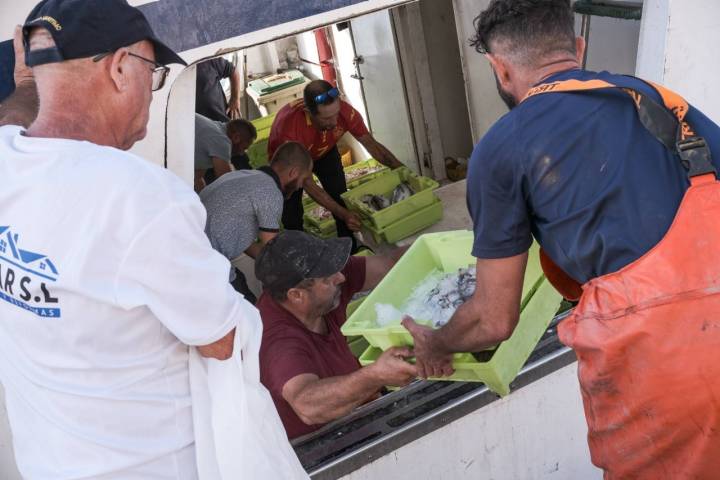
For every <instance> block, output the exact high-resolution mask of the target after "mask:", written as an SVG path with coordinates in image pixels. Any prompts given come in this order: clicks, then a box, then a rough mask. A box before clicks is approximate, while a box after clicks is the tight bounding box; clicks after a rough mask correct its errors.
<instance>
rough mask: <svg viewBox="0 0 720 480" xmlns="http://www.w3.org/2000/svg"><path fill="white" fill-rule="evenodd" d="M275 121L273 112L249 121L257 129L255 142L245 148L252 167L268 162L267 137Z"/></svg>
mask: <svg viewBox="0 0 720 480" xmlns="http://www.w3.org/2000/svg"><path fill="white" fill-rule="evenodd" d="M274 121H275V114H274V113H273V114H272V115H268V116H267V117H260V118H257V119H255V120H252V121H251V123H252V124H253V125H255V129H256V130H257V138H256V139H255V142H253V144H252V145H250V147H249V148H248V149H247V154H248V158H249V159H250V166H251V167H253V168H259V167H262V166H263V165H267V164H268V163H270V162H268V155H267V149H268V139H269V138H270V128H271V127H272V124H273V122H274Z"/></svg>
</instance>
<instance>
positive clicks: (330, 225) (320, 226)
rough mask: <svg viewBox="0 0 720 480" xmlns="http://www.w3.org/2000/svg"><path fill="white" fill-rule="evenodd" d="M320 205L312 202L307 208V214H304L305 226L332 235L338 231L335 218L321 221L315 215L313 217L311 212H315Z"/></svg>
mask: <svg viewBox="0 0 720 480" xmlns="http://www.w3.org/2000/svg"><path fill="white" fill-rule="evenodd" d="M318 206H319V205H318V204H317V203H315V202H311V203H309V204H308V205H307V207H305V213H303V224H304V225H309V226H311V227H312V229H313V230H316V231H319V232H324V233H331V232H334V231H335V230H336V227H335V219H334V218H333V217H330V218H325V219H321V218H318V217H316V216H314V215H311V213H310V212H312V211H313V209H315V208H316V207H318Z"/></svg>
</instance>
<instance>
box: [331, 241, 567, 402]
mask: <svg viewBox="0 0 720 480" xmlns="http://www.w3.org/2000/svg"><path fill="white" fill-rule="evenodd" d="M472 244H473V233H472V232H469V231H459V232H441V233H432V234H426V235H423V236H421V237H420V238H419V239H418V240H417V241H416V242H415V243H414V244H413V245H412V247H410V249H409V250H408V251H407V252H406V253H405V255H403V257H402V258H401V259H400V261H398V263H397V264H396V265H395V266H394V267H393V269H392V270H391V271H390V272H389V273H388V274H387V275H386V276H385V278H384V279H383V280H382V281H381V282H380V284H379V285H378V286H377V287H376V288H375V289H374V290H373V291H372V292H371V293H370V295H368V297H367V298H366V299H365V301H363V302H362V304H360V305H359V306H358V307H357V309H355V311H354V312H353V314H352V315H351V316H350V317H349V318H348V320H347V321H346V322H345V324H344V325H343V326H342V332H343V334H344V335H346V336H348V337H358V336H362V337H364V338H365V340H366V341H367V342H368V343H369V345H370V346H369V347H368V348H367V349H366V350H365V352H364V353H363V354H362V355H361V356H360V358H359V360H360V363H361V364H363V365H368V364H370V363H372V362H374V361H375V360H377V358H378V357H379V356H380V354H381V353H382V352H383V350H387V349H388V348H390V347H393V346H404V345H412V344H413V339H412V336H411V335H410V333H409V332H408V331H407V330H406V329H405V328H404V327H403V326H402V325H400V320H401V319H399V318H398V319H397V323H395V322H393V323H392V324H391V325H388V326H385V327H381V326H379V325H378V323H377V314H376V311H375V305H376V304H389V305H393V306H394V307H395V308H396V309H400V308H402V306H403V304H404V303H405V302H406V301H407V299H408V298H409V297H410V296H411V294H412V292H413V291H414V290H415V288H416V287H417V286H418V284H419V283H421V282H422V281H423V279H424V278H426V277H427V276H428V274H430V273H431V272H433V271H434V270H436V269H437V270H440V271H442V272H445V273H451V272H456V271H457V270H458V269H459V268H466V267H468V266H469V265H475V262H476V259H475V258H474V257H473V256H472V255H471V253H470V252H471V250H472ZM521 298H522V300H521V304H520V320H519V322H518V325H517V326H516V328H515V331H514V332H513V334H512V336H511V337H510V338H509V339H507V340H505V341H504V342H502V343H500V345H498V346H497V347H495V348H492V349H489V350H488V351H485V352H480V354H475V355H474V354H471V353H465V354H457V355H455V357H454V359H453V367H454V369H455V373H454V374H453V375H452V376H451V377H449V378H445V379H444V380H455V381H471V382H484V383H485V384H486V385H487V387H488V388H489V389H491V390H492V391H494V392H496V393H498V394H499V395H507V394H508V393H509V392H510V383H511V382H512V381H513V379H514V378H515V377H516V376H517V374H518V373H519V372H520V369H521V368H522V366H523V365H524V364H525V362H526V361H527V359H528V358H529V356H530V354H531V353H532V351H533V349H534V348H535V346H536V345H537V342H538V341H539V340H540V338H541V337H542V335H543V333H544V332H545V331H546V330H547V328H548V326H549V324H550V322H551V321H552V319H553V317H554V316H555V314H556V313H557V312H558V310H559V308H560V304H561V301H562V297H561V296H560V294H559V293H557V291H556V290H555V289H554V288H553V287H552V285H550V283H549V282H548V281H547V280H546V279H545V277H544V275H543V273H542V268H541V267H540V260H539V248H538V246H537V244H534V245H533V246H532V248H531V249H530V252H529V258H528V265H527V269H526V272H525V279H524V284H523V292H522V297H521ZM415 320H416V321H418V322H419V323H425V324H428V323H430V319H423V318H417V319H415Z"/></svg>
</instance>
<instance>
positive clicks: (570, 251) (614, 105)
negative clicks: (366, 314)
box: [404, 0, 720, 478]
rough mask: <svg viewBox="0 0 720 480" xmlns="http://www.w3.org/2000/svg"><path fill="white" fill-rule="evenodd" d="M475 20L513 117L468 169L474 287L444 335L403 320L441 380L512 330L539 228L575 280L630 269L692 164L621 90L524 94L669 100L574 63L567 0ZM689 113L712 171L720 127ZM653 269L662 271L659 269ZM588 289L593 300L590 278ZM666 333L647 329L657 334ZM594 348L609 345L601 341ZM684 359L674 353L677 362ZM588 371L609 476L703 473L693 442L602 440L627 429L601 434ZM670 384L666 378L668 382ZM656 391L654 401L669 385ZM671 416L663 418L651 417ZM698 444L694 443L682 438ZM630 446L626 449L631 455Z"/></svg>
mask: <svg viewBox="0 0 720 480" xmlns="http://www.w3.org/2000/svg"><path fill="white" fill-rule="evenodd" d="M475 27H476V29H477V36H476V37H475V39H474V45H475V46H476V48H477V49H478V52H480V53H483V54H485V56H486V58H487V59H488V61H489V62H490V64H491V66H492V68H493V71H494V74H495V77H496V80H497V87H498V91H499V94H500V96H501V98H502V99H503V100H504V101H505V103H506V104H507V106H508V107H509V108H510V112H509V113H508V114H506V115H505V116H503V117H502V118H501V119H500V120H499V121H498V122H497V123H496V124H495V125H494V126H493V127H492V128H491V129H490V131H489V132H488V133H487V134H486V135H485V136H484V137H483V139H482V140H481V142H480V143H479V144H478V145H477V147H476V148H475V151H474V152H473V155H472V158H471V161H470V165H469V169H468V181H467V185H468V194H467V202H468V209H469V211H470V214H471V217H472V219H473V223H474V233H475V241H474V245H473V252H472V253H473V255H474V256H475V257H476V258H477V285H478V287H477V290H476V292H475V296H474V297H473V298H472V299H471V300H470V301H468V302H467V303H466V304H464V305H463V306H461V307H460V308H459V309H458V310H457V312H456V314H455V315H454V317H453V318H452V319H451V321H450V322H449V323H448V324H447V325H446V326H445V327H443V328H441V329H439V330H431V329H428V328H425V327H423V326H420V325H417V324H415V323H414V322H413V321H412V319H409V318H407V319H406V320H405V321H404V325H405V326H406V327H407V328H408V330H410V332H411V333H412V334H413V337H414V339H415V354H416V355H417V365H418V370H419V372H420V373H421V375H422V376H445V375H448V374H450V373H451V372H452V366H451V354H452V353H453V352H468V351H480V350H482V349H484V348H486V347H489V346H492V345H496V344H497V343H499V342H501V341H503V340H505V339H507V338H508V337H509V336H510V335H511V334H512V332H513V329H514V328H515V326H516V325H517V321H518V317H519V305H520V295H521V291H522V282H523V274H524V270H525V266H526V263H527V251H528V248H529V247H530V245H531V243H532V241H533V237H534V238H535V239H536V240H537V241H538V242H539V243H540V245H541V246H542V248H543V250H544V251H545V253H546V254H547V256H548V257H549V258H550V259H551V260H552V261H553V262H554V263H555V264H556V265H557V267H559V268H560V269H561V270H562V271H563V272H564V273H565V274H566V275H567V276H568V277H569V278H571V279H572V280H575V281H576V282H578V283H579V284H586V283H587V282H588V281H590V280H593V279H598V278H603V277H605V276H608V275H609V274H612V273H613V272H616V271H618V270H620V269H623V268H628V267H630V268H634V267H635V266H636V264H637V263H638V261H639V259H641V257H643V256H644V255H645V254H646V253H647V252H648V251H649V250H651V249H653V247H655V246H656V245H658V243H659V242H661V240H663V239H664V238H665V237H666V235H667V234H668V232H669V229H670V227H671V224H672V223H673V220H674V219H675V218H676V214H677V213H678V207H679V206H680V204H681V200H682V199H683V195H684V194H685V192H686V190H687V189H688V186H689V180H688V172H687V171H686V170H685V169H684V168H683V166H682V164H681V162H680V158H679V156H678V154H677V151H675V150H674V148H673V150H671V149H669V148H668V147H666V145H664V144H663V143H661V142H660V141H658V139H657V138H656V137H655V136H654V135H653V134H652V133H650V131H649V130H648V129H647V128H646V127H645V126H644V125H643V123H641V121H640V118H639V116H638V111H637V110H636V105H635V104H634V103H633V99H632V98H631V97H630V96H629V95H628V93H627V92H626V91H624V90H621V89H619V88H615V89H602V90H592V91H583V92H577V91H571V92H560V93H547V94H541V95H535V96H531V97H529V98H526V97H527V96H528V93H529V92H530V90H531V89H532V88H533V87H535V86H537V85H540V84H549V83H553V82H561V81H568V80H579V81H584V82H587V81H595V82H597V81H598V80H602V81H605V82H607V83H610V84H613V85H617V86H619V87H623V88H627V89H632V90H634V91H635V92H636V95H640V96H647V97H648V98H650V99H652V100H654V101H655V102H657V103H659V104H660V105H662V104H663V98H661V95H659V93H658V91H657V90H656V89H655V88H653V87H652V86H651V85H649V84H648V83H646V82H644V81H642V80H639V79H635V78H630V77H625V76H621V75H614V74H611V73H608V72H601V73H595V72H588V71H582V70H581V68H580V66H581V59H582V57H583V52H584V49H585V44H584V41H583V39H582V38H576V37H575V33H574V18H573V13H572V9H571V7H570V2H569V1H568V0H493V1H492V2H491V3H490V6H489V7H488V9H487V10H486V11H485V12H483V13H482V14H481V15H480V16H479V17H478V18H477V19H476V20H475ZM685 121H686V122H687V123H688V124H689V125H690V126H691V127H692V129H693V130H694V132H695V134H696V135H697V136H699V137H703V138H704V139H705V142H706V143H707V146H708V147H709V151H710V153H711V154H712V157H713V162H714V165H715V168H716V169H719V170H720V168H719V167H720V163H719V162H718V160H719V159H720V128H718V126H717V125H716V124H714V123H713V122H712V121H710V120H709V119H708V118H707V117H706V116H704V115H703V114H702V113H701V112H699V111H698V110H697V109H695V108H692V107H689V109H688V111H687V115H686V116H685ZM673 147H674V146H673ZM709 242H710V243H712V241H711V240H709ZM676 267H678V268H677V269H676V270H674V272H675V273H677V272H680V273H682V265H679V266H676ZM659 270H660V269H658V272H657V277H662V272H661V271H659ZM673 274H674V273H673ZM713 275H714V273H713ZM713 278H715V277H714V276H713ZM652 280H654V279H652ZM650 281H651V279H648V282H650ZM646 286H647V285H640V284H638V285H632V284H631V285H625V286H624V287H625V289H626V290H625V291H627V292H633V293H627V294H626V295H627V296H628V297H631V296H633V295H634V294H635V292H637V291H642V289H643V287H646ZM585 288H586V293H585V296H586V297H587V296H588V294H587V285H586V287H585ZM580 307H583V304H582V302H581V305H580ZM578 310H580V308H579V309H578ZM576 313H577V312H576ZM712 313H713V314H715V313H718V312H712ZM618 315H620V314H618ZM663 320H666V318H663ZM675 320H677V318H675ZM564 323H568V322H567V321H566V322H564ZM675 323H677V322H675ZM568 324H569V323H568ZM561 327H562V325H561ZM605 327H606V328H609V327H608V326H607V325H605ZM561 329H562V328H561ZM698 330H700V329H699V328H698ZM703 330H705V328H703ZM663 334H664V332H657V331H653V332H651V333H650V335H651V336H652V335H659V336H660V337H661V336H662V335H663ZM561 337H562V332H561ZM568 338H570V340H572V338H571V337H570V336H569V335H568V336H565V338H563V341H565V340H566V339H568ZM597 338H600V337H599V336H598V337H597ZM597 338H596V340H597ZM628 338H629V337H628ZM628 338H625V339H621V341H622V342H627V343H622V345H623V346H625V347H627V350H629V351H631V350H632V349H633V348H634V347H635V344H634V343H633V342H634V341H635V340H628ZM634 338H637V336H636V337H634ZM653 338H654V337H653ZM691 341H692V340H691ZM567 343H571V342H567ZM571 346H574V345H571ZM595 347H596V350H603V348H604V345H603V344H602V343H600V345H595ZM675 347H678V348H680V347H683V348H684V347H685V346H676V345H671V350H669V351H670V352H671V353H670V354H672V353H675V351H674V350H673V349H674V348H675ZM657 350H658V351H660V347H658V348H657ZM576 351H577V349H576ZM670 354H667V355H670ZM578 356H579V358H580V362H581V365H580V367H581V371H582V368H585V364H584V363H583V357H582V356H581V355H580V354H579V355H578ZM682 359H683V356H682V352H680V355H679V356H678V357H677V360H675V361H676V362H682V361H683V360H682ZM604 360H607V359H604ZM616 360H618V364H619V365H620V366H619V367H618V366H616V368H618V369H620V368H622V369H625V370H629V371H631V372H632V371H636V372H637V373H640V372H642V370H641V368H652V367H653V365H652V361H654V359H653V360H648V363H650V365H649V366H648V365H643V366H640V367H639V366H638V365H637V364H633V362H632V361H631V360H628V359H627V358H625V357H623V356H622V355H620V356H619V357H617V358H616ZM608 361H610V360H608ZM715 363H717V362H715ZM604 366H605V367H607V370H606V371H605V372H604V373H605V378H604V380H605V381H606V382H609V385H611V386H612V387H613V388H615V387H616V386H617V387H618V390H617V391H613V392H611V393H613V394H614V395H615V398H614V402H615V406H616V407H617V406H618V405H623V406H624V407H627V408H629V409H630V410H631V411H632V409H633V408H635V407H636V406H637V403H635V404H633V401H634V400H636V397H634V396H633V394H632V393H630V394H628V393H627V390H625V389H623V388H620V387H624V386H625V385H624V384H615V383H614V382H615V380H617V379H616V378H615V377H614V376H613V375H614V370H612V369H611V368H610V366H608V364H604ZM611 366H612V365H611ZM587 368H589V369H590V370H592V368H591V367H587ZM636 368H637V370H633V369H636ZM654 373H656V372H650V374H654ZM585 375H587V373H585ZM640 376H641V375H637V376H636V378H638V377H640ZM584 380H587V377H586V378H585V379H584V378H583V377H582V374H581V384H582V387H583V393H584V400H585V406H586V412H588V411H590V412H591V414H589V415H588V423H589V426H590V446H591V453H592V457H593V462H594V463H595V464H596V465H598V466H600V467H601V468H603V469H605V471H606V473H607V475H608V476H607V477H606V478H620V477H623V478H628V475H631V476H632V478H652V476H644V475H647V474H648V472H650V469H651V468H652V467H650V465H662V466H663V467H664V466H666V464H665V463H664V462H665V461H670V462H674V463H675V465H676V467H673V468H680V469H682V468H686V466H687V465H691V464H692V465H691V466H689V467H687V470H678V471H677V472H676V473H677V475H678V477H674V478H679V476H683V478H691V477H692V478H709V477H706V476H704V475H707V474H708V472H709V470H708V467H707V465H708V464H707V463H704V464H703V463H702V462H703V461H705V460H707V459H708V457H709V453H708V452H705V453H703V452H702V451H700V450H701V449H700V448H696V449H695V451H692V452H685V451H681V449H680V448H677V449H676V450H677V452H681V453H679V454H678V455H677V456H676V457H673V455H672V454H671V453H672V452H668V451H667V449H666V450H660V448H659V447H656V446H654V447H652V448H656V449H655V450H653V449H652V448H651V449H650V451H649V452H648V451H646V450H643V448H644V447H645V445H643V446H642V447H638V449H637V451H640V452H642V455H644V457H643V458H642V459H633V458H631V457H632V455H629V456H627V457H625V458H621V455H622V453H620V450H622V448H623V445H620V444H619V443H618V442H616V443H615V445H612V442H611V441H610V442H606V443H602V441H603V439H605V438H610V434H611V433H613V432H612V430H613V428H615V430H620V433H621V434H624V430H623V428H624V427H627V426H628V425H630V422H629V421H628V422H626V424H623V423H619V424H615V426H614V427H613V426H612V425H611V424H610V423H608V425H606V426H605V427H606V428H605V429H604V430H602V429H601V428H600V427H599V426H598V423H599V420H598V419H599V418H600V419H605V418H606V417H605V416H607V417H608V418H609V416H610V413H611V414H613V415H615V414H616V413H617V408H616V407H609V408H608V409H607V410H600V409H598V410H597V411H594V410H592V408H591V409H588V405H592V401H593V396H595V395H597V396H599V395H600V394H599V393H598V392H596V391H592V390H590V391H589V390H588V389H587V388H586V387H588V383H585V382H584ZM676 380H678V379H676V378H668V379H667V383H668V384H673V383H674V382H675V381H676ZM679 384H680V383H679V382H678V385H679ZM593 385H594V386H597V384H593ZM606 385H607V384H606ZM608 388H609V387H608ZM606 390H607V389H606ZM610 390H612V389H610ZM605 393H607V392H605ZM645 393H647V392H645ZM653 393H654V394H656V395H655V396H656V397H662V395H663V394H665V392H662V393H660V392H653ZM670 395H672V394H670ZM680 396H682V395H680ZM634 405H635V407H634ZM603 406H604V407H607V405H605V404H604V405H603ZM654 406H656V405H655V404H652V403H650V404H649V406H646V407H647V411H645V410H643V411H642V412H641V413H642V414H643V415H645V414H647V415H651V414H653V410H652V408H653V407H654ZM643 408H645V407H643ZM675 410H677V409H675ZM608 412H610V413H608ZM633 413H635V412H634V411H633ZM655 413H657V412H655ZM593 416H597V418H593ZM646 418H648V417H646ZM665 419H666V417H662V415H661V416H660V418H659V419H657V422H661V421H663V420H665ZM633 420H635V419H634V418H633ZM666 423H667V422H666ZM679 423H687V421H685V422H679ZM632 425H633V426H636V425H637V423H633V424H632ZM677 426H678V427H679V428H682V427H684V425H677ZM702 426H703V427H706V426H707V427H709V428H708V429H707V431H712V432H715V431H716V429H715V428H714V427H715V425H705V424H703V425H702ZM668 427H669V425H668ZM698 428H700V427H698ZM629 430H632V427H631V428H629ZM636 430H637V429H636ZM640 430H641V429H640ZM666 430H667V428H666ZM696 430H697V429H696ZM635 433H637V435H638V436H641V437H642V436H643V435H645V437H643V438H646V439H647V438H649V437H651V436H653V435H654V432H650V431H642V430H641V431H639V433H638V432H634V433H633V434H635ZM603 435H606V436H603ZM712 435H715V437H713V438H712V442H714V443H712V442H711V443H710V448H715V456H717V451H718V450H717V449H718V448H720V438H719V437H718V436H717V435H716V434H715V433H713V434H712ZM612 438H616V437H612ZM654 438H655V437H654ZM633 439H634V437H633ZM660 440H663V441H664V440H666V439H665V438H662V439H661V438H659V437H658V438H656V441H657V442H658V444H659V443H662V442H660ZM672 440H675V442H677V440H678V439H677V438H675V439H672ZM705 440H707V438H706V439H705ZM694 441H695V439H688V442H687V443H692V442H694ZM608 445H610V447H608ZM628 445H631V446H632V448H631V447H628ZM664 445H666V446H667V445H670V446H671V447H673V448H675V445H676V443H673V442H672V441H670V440H668V441H667V442H666V443H665V444H664ZM695 445H697V444H695ZM703 445H705V446H707V443H703ZM635 446H637V444H633V443H631V444H624V447H627V448H626V453H627V451H628V450H633V448H634V447H635ZM612 447H616V450H613V448H612ZM671 450H672V449H671ZM698 459H699V461H698V463H694V464H693V462H695V460H698ZM631 460H632V461H631ZM623 461H626V462H627V464H628V465H632V468H634V470H631V471H627V470H625V471H623V470H621V469H620V468H619V467H618V465H622V463H623ZM678 465H679V466H678ZM622 472H624V473H622ZM685 475H687V476H685ZM671 476H672V475H671ZM654 478H659V477H657V476H656V477H654Z"/></svg>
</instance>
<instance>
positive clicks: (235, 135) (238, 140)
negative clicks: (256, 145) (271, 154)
mask: <svg viewBox="0 0 720 480" xmlns="http://www.w3.org/2000/svg"><path fill="white" fill-rule="evenodd" d="M226 131H227V136H228V138H229V139H230V141H231V142H232V154H233V155H237V154H238V153H243V152H244V151H245V150H247V149H248V148H250V145H252V144H253V142H254V141H255V139H256V138H257V129H256V128H255V125H253V124H252V123H251V122H248V121H247V120H245V119H242V118H241V119H237V120H230V121H229V122H228V124H227V130H226Z"/></svg>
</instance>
